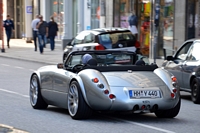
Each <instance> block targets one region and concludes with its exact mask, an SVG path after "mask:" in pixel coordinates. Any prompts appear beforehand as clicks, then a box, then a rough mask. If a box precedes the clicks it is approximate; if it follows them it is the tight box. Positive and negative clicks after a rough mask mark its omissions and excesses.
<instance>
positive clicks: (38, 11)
mask: <svg viewBox="0 0 200 133" xmlns="http://www.w3.org/2000/svg"><path fill="white" fill-rule="evenodd" d="M38 14H40V0H38Z"/></svg>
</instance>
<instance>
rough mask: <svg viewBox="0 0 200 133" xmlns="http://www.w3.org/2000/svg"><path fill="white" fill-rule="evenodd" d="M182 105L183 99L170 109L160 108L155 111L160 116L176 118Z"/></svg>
mask: <svg viewBox="0 0 200 133" xmlns="http://www.w3.org/2000/svg"><path fill="white" fill-rule="evenodd" d="M180 107H181V99H180V100H179V102H178V103H177V105H176V106H175V107H174V108H172V109H168V110H158V111H156V112H155V115H156V116H157V117H158V118H174V117H176V116H177V115H178V113H179V110H180Z"/></svg>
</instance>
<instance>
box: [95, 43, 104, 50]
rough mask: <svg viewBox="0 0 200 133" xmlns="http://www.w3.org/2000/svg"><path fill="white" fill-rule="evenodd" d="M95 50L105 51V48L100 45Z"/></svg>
mask: <svg viewBox="0 0 200 133" xmlns="http://www.w3.org/2000/svg"><path fill="white" fill-rule="evenodd" d="M94 49H95V50H105V48H104V46H103V45H101V44H98V45H97V46H95V47H94Z"/></svg>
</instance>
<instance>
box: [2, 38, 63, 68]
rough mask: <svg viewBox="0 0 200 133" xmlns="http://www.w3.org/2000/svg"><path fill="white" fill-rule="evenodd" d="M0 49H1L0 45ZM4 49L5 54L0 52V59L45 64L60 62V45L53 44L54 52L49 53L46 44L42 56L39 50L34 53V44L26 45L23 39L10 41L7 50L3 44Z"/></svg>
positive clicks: (48, 47)
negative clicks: (5, 58)
mask: <svg viewBox="0 0 200 133" xmlns="http://www.w3.org/2000/svg"><path fill="white" fill-rule="evenodd" d="M0 44H1V42H0ZM0 48H2V46H1V45H0ZM4 48H5V53H2V52H0V57H7V58H14V59H19V60H28V61H33V62H41V63H46V64H57V63H61V62H62V55H63V50H62V46H61V44H59V43H56V44H55V49H54V51H51V49H50V44H49V43H48V44H46V48H44V52H43V54H40V52H39V48H38V50H37V51H34V49H35V47H34V43H26V41H25V40H23V39H11V41H10V48H7V44H4Z"/></svg>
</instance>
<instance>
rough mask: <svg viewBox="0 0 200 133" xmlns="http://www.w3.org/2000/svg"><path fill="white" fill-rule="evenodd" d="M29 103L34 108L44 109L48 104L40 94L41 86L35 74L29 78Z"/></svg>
mask: <svg viewBox="0 0 200 133" xmlns="http://www.w3.org/2000/svg"><path fill="white" fill-rule="evenodd" d="M29 95H30V103H31V106H32V107H33V108H34V109H46V108H47V106H48V104H47V103H46V102H45V101H44V99H43V97H42V95H41V88H40V84H39V79H38V77H37V75H33V76H32V77H31V80H30V92H29Z"/></svg>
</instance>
